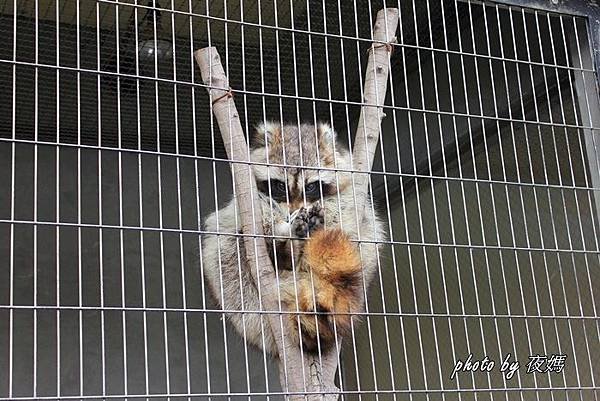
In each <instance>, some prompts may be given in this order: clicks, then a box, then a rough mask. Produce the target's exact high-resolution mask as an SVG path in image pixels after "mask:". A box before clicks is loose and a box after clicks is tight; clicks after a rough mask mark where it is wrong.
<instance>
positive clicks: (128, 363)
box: [0, 0, 600, 400]
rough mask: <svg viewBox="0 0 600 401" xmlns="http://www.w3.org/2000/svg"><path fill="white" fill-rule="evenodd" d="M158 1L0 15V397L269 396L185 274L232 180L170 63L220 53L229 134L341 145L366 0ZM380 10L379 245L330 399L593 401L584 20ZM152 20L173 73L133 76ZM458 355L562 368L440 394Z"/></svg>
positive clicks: (592, 202) (589, 77) (463, 10)
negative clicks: (256, 129)
mask: <svg viewBox="0 0 600 401" xmlns="http://www.w3.org/2000/svg"><path fill="white" fill-rule="evenodd" d="M160 3H164V4H158V3H156V2H155V3H154V4H150V5H144V4H141V3H140V4H137V3H134V4H132V3H131V2H127V3H126V2H112V1H103V0H99V1H97V2H86V1H58V2H47V3H46V2H38V1H30V2H23V3H21V2H16V1H15V2H12V4H11V2H6V3H5V4H4V5H3V7H2V9H3V10H4V14H3V16H2V31H3V32H5V34H6V36H11V37H12V41H5V43H4V47H2V57H1V61H2V70H3V75H4V76H5V77H7V79H5V80H3V96H2V98H3V99H5V100H6V101H5V102H2V107H3V111H2V113H1V114H2V116H3V117H2V118H3V119H4V122H3V124H2V127H3V133H2V135H1V136H2V137H1V138H0V140H1V144H2V147H1V148H0V149H1V150H2V152H3V157H2V158H1V159H2V161H3V163H4V168H3V169H2V174H3V176H2V177H3V178H2V180H3V182H6V183H9V184H7V185H6V186H4V190H3V192H2V198H1V200H2V205H3V206H2V209H1V211H2V213H3V214H2V219H1V220H0V222H1V223H0V224H1V225H2V238H3V240H2V244H3V248H2V253H3V255H4V256H5V258H4V259H5V260H8V262H9V263H8V266H6V269H3V271H2V272H3V274H4V276H5V279H4V280H3V283H2V285H3V290H2V294H3V300H2V304H1V305H0V310H1V311H2V312H1V313H2V314H3V316H4V317H5V318H3V323H2V334H0V335H1V337H0V338H1V340H0V343H2V344H4V346H3V351H2V361H3V362H2V363H3V366H4V367H5V368H4V369H3V379H2V382H1V383H0V394H2V396H3V397H7V398H17V399H28V398H51V399H57V398H58V399H104V398H106V399H110V398H118V399H122V398H150V399H157V398H174V397H177V398H198V399H204V398H207V397H212V398H215V399H216V398H219V397H227V398H235V397H237V398H250V397H252V398H264V397H266V398H277V396H279V395H280V394H281V392H280V390H279V387H278V384H277V383H276V381H277V380H276V369H275V368H274V367H273V366H272V365H271V364H270V362H269V361H268V360H267V358H265V357H264V355H260V354H258V353H255V352H253V351H252V350H249V349H248V348H247V347H246V346H245V345H244V344H240V340H239V339H238V338H237V337H236V334H235V333H232V332H229V329H228V328H227V327H225V325H224V323H222V322H221V321H220V320H219V318H220V316H222V313H223V311H222V310H221V309H218V308H216V307H214V305H212V304H211V303H210V300H209V299H208V296H207V294H205V293H204V286H203V285H202V282H201V280H200V278H199V276H198V274H197V268H198V260H197V254H198V252H199V249H198V244H197V241H198V234H203V233H206V231H204V230H202V229H201V227H200V226H199V225H198V223H197V222H198V220H199V219H202V217H203V216H204V215H206V214H207V213H209V212H210V211H212V210H214V209H215V207H218V206H219V205H220V204H222V202H224V201H226V200H227V199H228V197H229V194H230V192H231V185H230V181H229V177H228V173H229V172H228V169H227V165H226V164H225V160H224V154H223V153H222V150H220V149H218V146H219V142H218V140H217V139H216V138H218V136H219V135H218V133H215V130H214V128H213V126H212V125H211V122H210V119H209V118H208V116H209V115H210V109H209V106H208V103H207V100H206V98H207V96H206V94H205V87H204V85H202V84H200V83H199V82H198V81H199V80H198V79H197V77H196V72H195V70H194V64H193V60H192V57H191V53H192V51H193V50H195V49H196V48H199V47H202V46H204V45H206V44H213V45H215V44H216V45H217V46H220V48H221V49H222V51H223V52H224V53H225V54H226V55H227V66H228V68H229V75H230V78H231V79H232V83H234V85H233V86H234V87H235V88H236V89H237V88H239V89H237V91H238V92H239V93H240V96H238V99H239V100H236V101H237V102H238V107H240V108H241V109H243V110H244V113H243V116H242V117H243V120H244V123H245V124H246V125H247V126H248V125H249V124H251V123H252V122H258V121H260V120H261V119H262V118H263V117H265V116H267V117H271V118H273V117H275V118H283V119H285V120H290V119H292V120H293V119H294V118H296V119H300V120H306V119H308V120H309V121H311V120H315V119H324V120H329V121H332V122H333V123H334V126H335V128H336V130H338V132H339V133H340V136H341V137H347V138H348V141H350V142H351V138H350V135H349V133H350V132H352V131H353V130H354V129H353V124H355V120H356V119H357V113H358V110H359V107H360V98H361V97H360V91H361V88H362V82H361V77H362V70H361V66H364V61H365V56H364V49H365V48H366V47H367V46H368V45H369V37H370V26H371V23H372V19H373V18H372V15H373V13H374V11H376V10H377V9H379V8H381V6H382V5H381V4H371V3H369V2H364V3H360V4H357V3H354V4H349V3H343V4H342V3H341V2H337V4H335V3H331V4H330V3H325V2H323V3H320V2H316V1H314V2H308V3H306V4H305V5H302V6H301V7H300V8H301V9H304V13H300V14H297V13H295V11H296V12H298V9H297V8H295V7H298V6H297V5H296V3H294V4H292V3H290V4H289V5H288V4H285V5H284V6H281V5H280V4H279V3H269V4H266V5H265V3H262V4H260V3H259V4H258V5H256V9H254V11H255V12H256V15H255V17H256V19H253V18H252V17H250V18H249V19H248V20H246V17H245V16H247V15H248V14H249V13H250V14H251V12H249V11H248V10H253V7H254V6H255V5H254V4H248V3H246V2H244V3H241V4H240V3H238V4H239V6H240V7H239V8H237V9H236V7H235V6H234V7H233V10H235V11H231V12H232V13H234V14H235V13H237V12H239V17H240V18H239V20H237V21H236V20H235V17H232V14H230V13H229V10H230V9H229V6H230V5H231V3H229V4H228V5H225V4H224V5H223V7H221V8H220V7H219V6H217V9H216V10H214V9H212V7H213V5H211V6H210V7H211V8H210V12H207V11H206V10H208V9H209V6H208V5H207V4H194V5H192V2H175V1H171V2H170V4H169V5H165V4H166V2H160ZM90 4H91V5H92V7H90ZM215 4H216V3H215ZM161 6H162V7H161ZM396 6H398V7H399V8H400V10H401V25H400V28H399V29H400V31H399V44H398V45H397V46H396V52H395V55H394V56H393V58H392V78H391V85H390V92H391V95H390V98H389V102H388V104H390V107H389V111H388V116H389V117H388V120H386V121H387V122H385V123H384V126H383V132H384V136H383V139H382V143H381V146H380V155H379V158H380V164H379V165H378V166H376V169H375V171H374V172H373V174H372V188H373V191H372V192H373V194H374V197H375V198H376V199H379V200H380V201H381V203H382V204H383V205H384V206H383V207H382V208H381V209H382V214H383V215H385V216H386V218H387V221H388V222H389V231H390V239H389V240H387V241H384V242H383V243H384V244H385V246H386V247H387V260H386V259H385V258H384V259H382V261H381V262H380V263H381V272H380V275H379V277H378V279H377V280H376V283H375V285H374V286H373V287H374V288H372V289H371V292H370V298H369V302H368V312H366V313H364V314H362V315H363V317H364V320H365V322H364V323H363V325H362V326H361V327H360V328H358V329H357V330H356V332H355V333H353V336H352V339H351V341H349V343H348V344H346V348H345V351H344V354H343V363H342V366H341V374H340V376H339V380H340V382H341V384H342V389H343V391H344V395H345V398H347V399H352V398H358V399H363V398H364V399H370V398H375V399H379V398H382V399H387V398H394V399H397V398H406V397H410V398H411V399H413V398H414V399H430V398H433V399H438V398H444V399H446V398H449V399H471V398H474V399H475V398H480V397H485V398H486V399H487V398H490V399H497V398H502V399H513V398H515V399H516V398H520V399H525V398H527V399H529V398H533V397H535V398H536V399H540V398H546V397H551V398H552V399H571V398H573V399H586V400H587V399H597V398H598V390H599V389H598V386H597V381H598V375H599V373H598V370H597V369H594V366H595V365H596V364H597V362H598V361H599V360H600V356H599V355H598V349H600V347H598V345H599V338H598V337H599V335H600V334H599V330H600V328H599V316H598V313H597V307H598V305H597V303H598V301H597V297H596V296H595V295H596V294H595V292H597V288H598V275H597V274H595V273H597V269H598V267H599V254H600V251H599V247H598V235H597V233H598V230H599V228H598V209H597V207H598V190H599V189H600V185H599V184H598V182H597V181H595V180H596V179H597V178H596V175H595V172H596V171H597V170H598V168H597V166H598V151H597V149H598V146H597V144H596V142H597V135H598V134H597V129H598V127H599V126H598V125H597V123H596V122H595V121H596V120H595V118H596V117H595V116H596V115H597V112H598V110H597V104H598V103H597V102H598V99H597V84H596V82H597V81H596V76H595V75H594V70H593V62H592V59H591V57H590V49H591V45H590V43H589V41H588V33H587V28H586V25H585V20H583V19H582V18H579V17H573V16H567V15H555V14H550V13H546V12H541V11H532V10H527V9H523V8H517V7H510V8H505V7H503V6H500V5H497V4H493V3H489V4H488V3H486V4H480V3H477V2H464V3H463V2H457V1H454V2H452V1H443V2H438V1H435V0H432V1H428V2H416V1H414V0H413V1H412V2H402V3H400V4H399V5H396ZM85 7H87V10H88V11H89V12H87V13H86V14H85V15H84V13H82V12H81V11H82V10H83V9H84V8H85ZM361 7H362V8H361ZM154 9H160V10H161V13H162V14H163V23H164V24H165V25H164V26H165V27H166V31H167V36H166V37H168V40H169V41H171V43H172V44H173V47H174V48H175V61H174V62H171V63H165V64H164V65H157V64H154V66H151V67H153V68H150V69H149V70H146V71H142V69H141V68H140V65H139V63H136V62H135V56H134V58H133V60H134V62H133V63H132V59H131V54H129V56H128V57H129V61H128V63H130V64H127V62H126V63H125V65H124V64H123V63H122V62H121V60H122V59H126V58H127V57H125V54H126V51H127V50H126V49H124V48H123V46H122V41H121V38H122V35H123V34H124V33H125V32H127V29H128V28H127V24H128V23H129V22H128V21H130V20H131V16H133V17H134V22H135V19H137V20H138V22H139V20H140V19H142V18H143V15H145V14H146V13H147V12H148V11H152V10H154ZM225 9H227V10H228V12H227V13H226V12H225ZM15 10H17V12H15ZM244 11H245V12H246V14H244V15H242V13H243V12H244ZM367 11H368V12H367ZM41 15H44V16H47V20H46V21H44V20H43V19H42V18H41V17H40V16H41ZM65 15H68V16H70V17H68V18H70V21H69V20H68V18H67V17H65ZM251 15H252V14H251ZM287 15H289V17H288V18H287V19H286V17H285V16H287ZM279 16H281V17H282V19H281V20H278V17H279ZM332 16H333V17H332ZM334 17H336V18H334ZM65 19H66V20H65ZM282 20H283V21H286V22H288V23H289V25H285V24H284V25H282V26H278V22H279V21H282ZM57 21H60V22H57ZM481 24H483V26H482V25H481ZM269 25H270V26H269ZM27 26H29V31H27V29H28V28H27ZM44 26H47V29H50V31H49V32H50V33H51V34H50V35H43V34H42V30H43V29H46V28H43V27H44ZM198 27H200V28H198ZM52 28H53V29H54V30H53V31H52ZM252 31H253V32H254V36H252V35H249V34H248V33H249V32H252ZM136 33H137V34H138V35H139V32H137V30H135V29H134V32H133V35H134V43H137V42H138V41H139V37H135V36H136ZM478 33H479V35H478ZM481 33H484V34H483V35H481ZM453 34H454V36H453ZM86 35H87V36H86ZM237 35H239V37H238V36H237ZM285 35H288V36H287V37H285ZM454 37H455V38H456V39H453V38H454ZM511 37H512V38H513V39H511ZM507 38H508V39H507ZM236 39H238V41H237V42H236ZM43 41H47V42H43ZM257 42H258V44H257ZM116 43H119V45H118V46H117V45H115V44H116ZM273 43H275V44H276V46H275V49H273ZM69 44H70V46H69ZM285 45H287V46H288V47H285ZM277 46H279V47H277ZM302 48H303V49H302ZM290 49H291V50H290ZM302 51H304V53H302ZM20 52H23V53H20ZM305 56H308V57H312V59H311V60H310V62H309V68H301V67H300V66H301V65H302V64H300V63H301V62H302V60H303V57H305ZM338 59H339V62H338V61H337V60H338ZM305 61H306V59H305V58H304V62H305ZM323 65H324V66H323ZM156 67H158V68H156ZM363 68H364V67H363ZM269 72H272V73H276V74H277V75H276V76H277V79H270V78H271V77H270V76H269ZM335 72H338V73H339V72H341V73H342V75H341V76H343V77H344V79H342V80H338V79H330V77H333V76H335ZM469 73H471V74H472V75H469ZM28 78H29V79H30V80H31V81H33V85H30V86H28V85H29V84H28V83H27V79H28ZM411 78H414V79H411ZM290 82H292V83H293V85H291V86H290ZM330 83H331V84H330ZM336 84H337V85H336ZM44 95H47V96H46V97H45V96H44ZM88 96H89V97H88ZM115 116H116V117H117V118H115ZM390 120H391V121H390ZM208 127H210V129H209V128H208ZM219 152H221V153H219ZM203 171H208V172H210V174H208V175H209V176H210V175H212V176H210V177H204V176H203V175H202V172H203ZM222 183H225V184H222ZM206 188H209V189H208V190H206ZM142 206H143V207H142ZM431 217H433V219H431ZM463 222H464V224H463ZM528 285H530V286H531V287H532V288H533V290H532V291H528V290H527V286H528ZM253 312H256V313H260V311H253ZM263 313H264V312H263ZM223 338H224V339H223ZM142 339H143V341H142ZM469 352H473V353H479V354H481V355H483V354H488V355H490V356H495V357H496V358H495V359H498V357H499V356H501V355H503V354H506V353H507V352H511V353H512V354H513V355H517V356H519V357H520V358H526V356H527V355H530V354H534V353H544V354H551V353H558V352H561V353H562V352H566V353H570V356H571V357H572V358H573V359H572V361H573V363H572V364H571V365H568V366H567V368H566V370H565V372H564V373H563V374H562V375H557V376H553V375H550V374H545V375H526V374H524V372H519V374H518V375H517V376H516V378H515V379H513V380H512V381H507V380H506V379H505V378H504V377H502V376H501V375H495V374H494V373H486V374H483V373H482V374H465V375H459V377H458V378H457V379H456V380H455V381H450V380H449V379H448V377H449V370H450V369H451V368H452V364H453V362H454V361H455V360H456V359H460V358H464V357H466V355H467V354H468V353H469ZM240 360H243V362H242V365H243V366H239V361H240ZM253 366H260V367H261V368H260V369H256V371H255V369H253V368H252V367H253ZM49 372H50V373H49ZM221 376H224V380H223V378H222V377H221Z"/></svg>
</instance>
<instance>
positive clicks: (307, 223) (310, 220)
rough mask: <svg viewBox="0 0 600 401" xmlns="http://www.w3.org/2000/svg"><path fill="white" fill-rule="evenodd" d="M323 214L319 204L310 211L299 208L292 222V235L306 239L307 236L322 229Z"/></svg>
mask: <svg viewBox="0 0 600 401" xmlns="http://www.w3.org/2000/svg"><path fill="white" fill-rule="evenodd" d="M324 223H325V212H324V210H323V208H322V207H321V205H320V204H319V203H316V204H315V205H313V206H312V207H311V208H310V209H307V208H306V207H303V208H301V209H300V210H299V211H298V214H297V215H296V218H295V219H294V221H293V222H292V233H293V234H294V235H295V236H296V237H298V238H306V237H307V236H308V235H309V234H312V233H313V232H315V231H317V230H319V229H321V228H323V225H324Z"/></svg>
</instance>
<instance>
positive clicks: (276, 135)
mask: <svg viewBox="0 0 600 401" xmlns="http://www.w3.org/2000/svg"><path fill="white" fill-rule="evenodd" d="M280 138H281V125H280V124H279V123H276V122H273V121H264V122H262V123H260V124H258V125H257V126H256V130H255V131H254V136H253V141H252V146H253V147H261V146H265V145H267V144H269V145H272V144H274V143H275V142H276V141H278V140H279V139H280Z"/></svg>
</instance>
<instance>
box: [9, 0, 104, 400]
mask: <svg viewBox="0 0 600 401" xmlns="http://www.w3.org/2000/svg"><path fill="white" fill-rule="evenodd" d="M16 1H17V0H15V10H14V11H15V22H16V15H17V10H16ZM59 3H60V1H58V0H57V1H56V10H55V15H54V16H55V18H56V66H57V67H60V46H59V45H60V12H59V10H60V7H59ZM97 7H98V5H96V9H97ZM15 38H16V26H15ZM14 45H15V51H16V39H15V43H14ZM15 68H16V67H15ZM99 79H100V78H98V80H99ZM98 82H99V81H98ZM14 93H15V88H14V87H13V96H14ZM98 94H100V91H99V90H98ZM98 107H100V102H98ZM55 112H56V144H55V147H54V149H55V158H56V165H55V166H54V174H55V176H56V188H55V190H56V198H55V202H56V214H55V220H56V222H57V223H58V222H59V221H60V146H59V143H60V68H57V69H56V109H55ZM98 115H99V114H98ZM13 117H14V115H13ZM98 121H100V120H98ZM13 129H15V121H14V120H13ZM98 131H99V130H98ZM13 147H14V144H13ZM14 168H15V164H14V160H13V170H14ZM13 189H14V188H13ZM13 217H14V216H13ZM12 227H13V225H11V228H12ZM99 231H100V230H99ZM55 235H56V248H55V258H56V306H57V307H58V306H60V226H58V225H57V226H56V227H55ZM100 238H101V237H100ZM99 242H100V244H99V245H98V247H99V249H102V245H101V242H102V241H99ZM13 247H14V244H12V243H11V250H12V248H13ZM100 260H102V259H101V258H100ZM11 282H12V279H11ZM101 306H102V304H101ZM11 314H12V310H11ZM60 322H61V313H60V309H59V308H57V309H56V395H57V396H58V397H60V395H61V382H60V374H61V368H60V353H61V344H60V339H61V335H60ZM9 397H10V395H9Z"/></svg>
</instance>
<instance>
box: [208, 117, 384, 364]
mask: <svg viewBox="0 0 600 401" xmlns="http://www.w3.org/2000/svg"><path fill="white" fill-rule="evenodd" d="M265 132H268V134H267V135H266V137H267V145H266V146H265V141H264V138H265ZM256 135H257V136H259V138H258V141H257V142H255V144H257V145H255V147H254V148H253V149H252V150H251V159H252V161H254V162H260V163H267V162H268V163H274V164H286V165H291V166H309V167H317V166H319V165H321V166H322V167H328V168H333V167H337V168H341V169H349V168H350V155H349V153H348V151H347V150H345V149H342V148H341V147H339V148H338V147H337V145H336V149H335V162H334V163H332V160H331V158H329V159H327V157H326V155H327V154H328V153H329V154H330V155H333V146H334V144H336V142H335V132H334V131H333V130H332V129H331V128H330V127H329V126H328V125H326V124H320V125H319V126H318V129H315V127H314V126H312V125H308V124H302V125H301V126H300V131H299V130H298V126H297V125H285V126H284V127H283V128H282V127H281V126H279V125H278V124H275V123H269V122H267V123H264V124H262V125H261V126H259V127H258V129H257V133H256ZM277 135H280V136H279V142H278V141H277V138H276V136H277ZM260 136H262V137H263V139H262V140H261V139H260ZM299 138H300V139H301V142H302V146H301V147H300V140H299ZM319 139H323V140H322V141H319ZM332 139H333V142H332ZM277 142H278V143H279V145H277ZM274 143H275V145H273V144H274ZM318 153H319V155H320V157H317V154H318ZM301 154H302V155H301ZM284 156H285V157H284ZM301 156H302V157H301ZM253 168H254V172H255V175H256V176H257V179H267V178H271V179H273V178H277V179H280V180H282V181H284V182H286V181H287V182H288V184H289V185H290V188H292V186H293V185H297V186H301V185H302V184H301V183H302V180H304V182H305V183H309V182H311V181H314V180H317V179H319V172H318V170H315V169H306V168H297V167H279V166H268V167H267V166H261V165H254V166H253ZM286 178H287V180H286ZM320 179H321V181H322V182H328V183H331V184H339V188H341V191H340V192H338V193H337V194H333V195H330V196H326V197H324V199H323V200H322V201H319V202H320V203H321V202H322V206H323V209H324V214H325V227H337V226H341V227H342V228H343V230H344V231H345V232H346V233H347V234H348V235H349V236H350V238H351V239H355V240H358V239H359V230H358V228H357V226H360V239H362V240H366V241H381V240H383V239H384V238H385V236H386V234H385V230H384V226H383V223H382V222H381V221H380V220H379V218H378V217H377V216H375V217H374V216H373V215H374V213H373V212H372V205H371V202H370V201H368V203H367V206H366V208H365V216H364V217H363V218H362V220H361V222H360V224H359V225H357V224H356V213H355V209H354V196H353V190H352V178H351V175H350V173H347V172H338V173H337V177H336V174H335V172H334V171H325V170H321V172H320ZM260 200H261V205H262V216H263V222H262V223H263V228H264V233H265V235H267V236H268V235H273V232H274V231H275V235H285V236H291V230H290V225H289V224H288V219H289V214H291V213H292V212H294V211H295V210H296V209H298V208H299V207H301V206H304V202H301V200H298V199H295V200H293V199H289V200H290V203H287V202H280V203H277V202H274V201H272V200H271V199H270V198H268V197H267V196H264V195H262V196H260ZM294 202H295V203H294ZM298 202H300V203H298ZM306 206H307V207H310V206H311V204H307V205H306ZM217 214H218V221H217ZM217 223H218V224H217ZM204 227H205V229H206V230H208V231H218V232H220V233H222V235H219V236H217V235H208V234H207V235H205V236H204V237H203V241H202V258H203V260H202V262H203V268H204V276H205V280H206V282H207V283H208V286H209V288H210V289H211V292H212V294H213V295H214V297H215V299H216V300H217V302H218V303H219V305H221V307H222V308H223V309H224V310H228V311H243V310H246V311H256V310H261V309H262V308H261V306H260V302H259V295H258V289H257V288H258V287H257V285H256V283H255V282H254V280H253V278H252V274H251V271H250V269H251V266H247V265H246V263H245V252H244V244H243V238H242V237H236V236H235V234H236V233H238V232H240V231H241V228H240V227H241V224H240V220H239V215H238V216H237V218H236V204H235V199H232V200H231V201H230V202H229V203H228V204H227V205H226V206H225V207H223V208H222V209H220V210H218V212H214V213H212V214H210V215H209V216H208V217H207V218H206V220H205V222H204ZM273 227H276V228H275V230H274V229H273ZM227 234H229V235H227ZM279 241H284V240H279ZM266 243H267V246H268V248H269V250H271V249H272V245H273V240H272V239H269V238H267V239H266ZM293 243H294V245H295V246H294V248H293V252H294V254H295V255H294V259H296V258H297V256H298V254H299V253H300V251H301V247H302V243H303V240H294V241H293ZM378 246H380V245H376V244H374V243H373V242H365V243H362V244H361V246H360V249H361V258H362V260H363V272H364V282H365V284H366V285H367V286H368V285H369V283H370V282H371V281H372V279H373V277H374V276H375V272H376V271H377V265H378V263H377V254H378V252H377V250H376V247H378ZM238 250H239V252H238ZM278 273H279V279H280V285H285V284H288V285H289V283H293V279H294V276H293V272H292V271H291V270H287V269H286V268H285V267H283V266H278ZM242 299H243V302H242ZM227 316H228V318H229V320H230V322H231V323H232V324H233V326H234V327H235V328H236V330H237V331H238V333H240V335H243V334H244V332H245V336H246V340H247V342H248V343H249V344H252V345H254V346H256V347H258V348H260V349H265V350H266V351H267V352H268V353H270V354H272V355H276V354H277V349H276V345H275V341H274V339H273V335H272V333H271V331H270V329H269V328H268V324H267V320H266V319H262V320H263V327H264V331H263V330H261V315H259V314H256V313H255V314H250V313H245V314H242V313H227ZM263 333H264V336H263ZM263 338H264V346H263Z"/></svg>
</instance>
